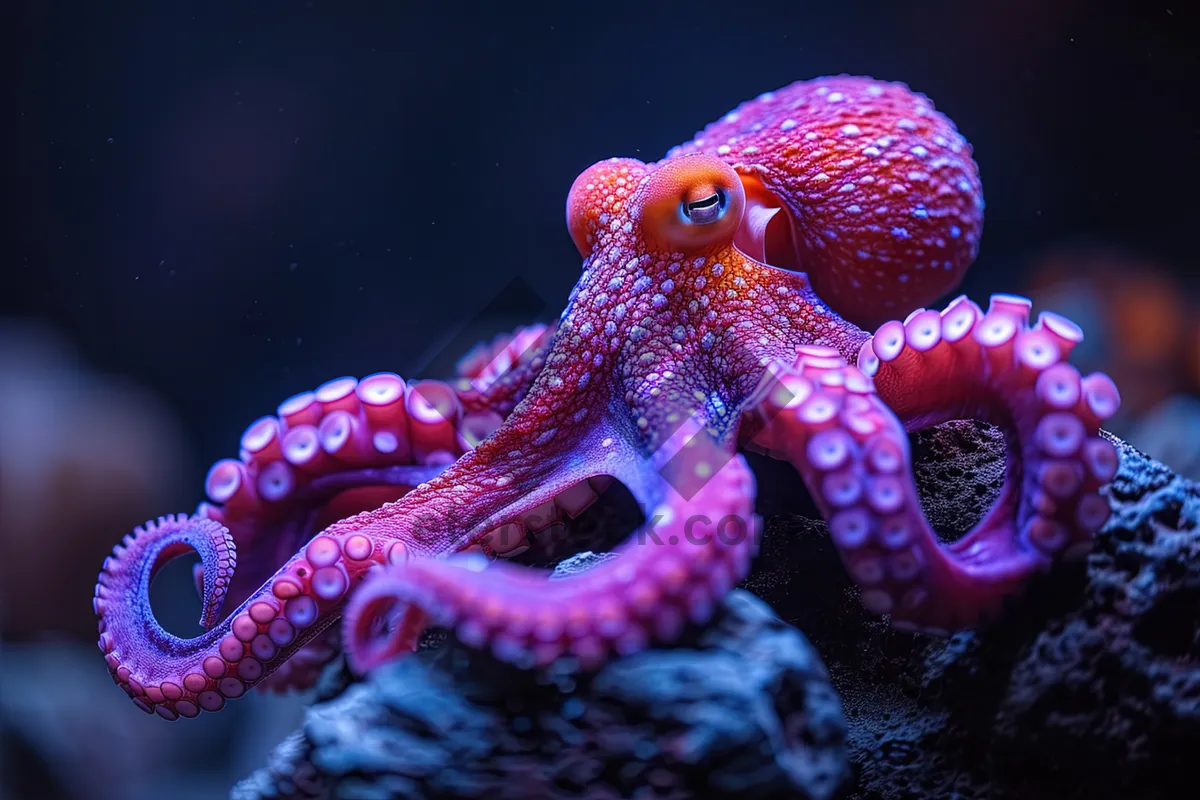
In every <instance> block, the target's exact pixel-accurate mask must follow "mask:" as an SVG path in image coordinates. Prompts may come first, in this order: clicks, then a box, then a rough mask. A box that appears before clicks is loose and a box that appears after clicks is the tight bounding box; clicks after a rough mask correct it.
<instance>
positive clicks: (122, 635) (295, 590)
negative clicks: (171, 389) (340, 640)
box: [95, 516, 406, 720]
mask: <svg viewBox="0 0 1200 800" xmlns="http://www.w3.org/2000/svg"><path fill="white" fill-rule="evenodd" d="M189 548H190V549H195V550H196V551H197V552H199V553H200V555H201V558H202V560H203V563H204V564H205V568H206V569H205V574H206V576H207V575H213V576H215V577H214V578H213V580H212V583H211V585H210V584H209V583H208V579H207V577H206V583H205V592H206V594H205V615H206V617H207V616H210V615H211V614H215V613H216V612H215V610H214V609H215V607H216V606H217V605H219V596H220V589H221V584H220V581H221V579H222V578H224V577H226V575H227V572H228V569H230V568H232V566H233V557H232V555H233V548H232V542H231V539H230V537H229V535H228V533H227V532H226V531H225V530H224V529H223V528H221V527H220V526H219V525H218V524H217V523H215V522H214V521H212V520H207V519H198V518H192V519H187V518H185V517H183V516H178V517H163V518H161V519H159V520H158V521H157V522H153V523H148V524H147V525H146V526H144V527H143V528H139V529H138V530H137V531H135V532H134V533H133V534H131V535H130V536H129V537H126V540H125V543H124V544H123V545H122V546H118V547H117V548H116V549H115V550H114V554H113V556H112V557H110V558H109V559H108V560H107V561H105V565H104V571H103V572H102V573H101V576H100V582H99V583H98V584H97V586H96V598H95V608H96V613H97V614H98V615H99V617H100V642H99V644H100V649H101V651H103V653H104V657H105V660H106V661H107V662H108V666H109V669H110V671H111V672H112V674H113V679H114V680H115V681H116V683H117V684H118V685H119V686H121V688H122V689H124V690H125V691H126V692H127V693H128V694H129V696H130V697H132V698H133V700H134V702H135V703H136V704H137V706H138V707H139V708H141V709H142V710H143V711H146V712H147V713H150V712H155V713H157V714H158V715H159V716H161V717H163V718H164V719H169V720H173V719H176V718H178V717H180V716H183V717H194V716H196V715H197V714H199V713H200V711H202V710H203V711H218V710H220V709H221V708H222V707H223V706H224V704H225V701H226V700H227V699H232V698H236V697H240V696H241V695H242V694H244V693H245V692H246V690H247V689H248V688H249V687H251V686H254V685H255V684H258V683H259V682H260V681H262V680H263V679H264V678H266V677H267V676H268V675H270V674H271V673H272V672H273V671H274V670H276V669H277V668H278V667H279V666H280V665H281V664H283V663H284V662H285V661H286V660H287V659H288V658H290V657H291V655H292V654H293V653H295V652H296V651H297V650H299V649H300V648H301V647H303V646H304V645H305V644H307V643H308V642H309V641H310V640H312V639H313V638H314V637H315V636H317V635H318V634H319V633H321V632H322V631H323V630H324V629H325V628H326V627H327V626H328V625H329V624H330V623H331V622H332V621H333V620H335V619H337V616H338V613H339V611H340V607H341V604H342V602H343V600H344V598H345V596H346V595H347V594H348V593H349V592H350V591H351V589H352V588H353V587H354V586H356V585H357V584H358V582H359V581H361V579H362V577H363V575H364V574H365V573H366V572H367V570H368V569H369V568H370V567H372V566H374V565H376V564H381V563H385V562H386V561H387V560H388V558H391V559H392V560H393V561H401V560H403V559H404V557H405V552H406V547H405V544H404V543H403V542H400V541H394V542H390V543H386V544H385V543H382V542H377V541H374V540H372V539H370V538H368V537H367V536H364V535H362V534H346V535H342V536H327V535H322V536H317V537H315V538H314V539H313V540H312V541H311V542H309V543H308V545H307V547H305V548H304V550H303V551H302V552H301V553H299V554H297V555H296V556H295V557H293V558H292V559H291V560H290V561H289V562H288V563H287V564H286V565H285V566H284V567H283V569H281V570H280V571H279V572H277V573H276V574H275V576H274V577H273V578H272V579H271V580H270V581H268V582H267V583H266V584H265V585H264V586H263V587H262V588H261V589H259V590H258V591H257V592H255V593H254V594H253V595H252V596H251V597H250V598H249V599H248V600H246V602H244V603H242V605H241V606H240V607H239V608H238V609H237V610H236V611H234V612H233V613H232V614H231V615H230V616H229V617H227V618H226V619H225V620H223V621H222V622H221V623H220V624H218V625H216V626H215V627H212V628H211V629H210V630H209V631H208V632H206V633H205V634H203V635H201V636H198V637H196V638H194V639H183V638H181V637H178V636H175V635H173V634H171V633H168V632H167V631H165V630H164V629H163V628H162V626H160V625H159V624H158V621H157V620H156V619H155V618H154V614H153V612H152V611H151V609H150V600H149V590H150V581H151V579H152V578H153V576H154V573H155V571H156V570H157V569H158V567H159V566H161V565H162V564H163V563H165V562H166V561H167V560H169V559H170V558H172V557H174V556H177V555H180V554H182V553H183V552H185V551H186V550H187V549H189ZM210 589H211V591H210Z"/></svg>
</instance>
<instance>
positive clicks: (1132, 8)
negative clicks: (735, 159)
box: [0, 0, 1200, 460]
mask: <svg viewBox="0 0 1200 800" xmlns="http://www.w3.org/2000/svg"><path fill="white" fill-rule="evenodd" d="M1170 5H1171V4H1170V3H1167V4H1163V3H1140V2H1129V3H1125V4H1118V3H1096V2H1085V0H1062V1H1060V2H1054V3H1043V2H1039V1H1038V0H1015V1H1010V2H1000V1H999V0H997V1H995V2H962V0H959V2H910V3H904V2H878V3H869V2H850V1H849V0H843V1H842V2H824V3H804V2H797V1H796V0H792V2H785V3H748V4H742V3H734V2H711V1H710V0H692V1H691V2H686V1H685V0H675V1H674V2H661V3H660V2H646V1H645V0H643V2H637V3H621V2H564V3H554V4H547V5H546V6H544V7H537V6H534V5H522V4H516V3H488V4H481V5H468V4H457V3H445V4H441V3H431V2H419V3H418V2H375V3H360V2H315V1H314V2H278V1H277V2H253V3H250V2H238V3H230V2H217V3H201V2H188V3H185V2H159V3H152V2H145V3H138V4H121V3H83V2H74V3H71V2H36V3H33V2H31V3H25V4H22V5H19V6H17V7H15V8H10V9H9V10H8V11H6V12H5V14H6V15H8V16H10V17H11V19H10V21H9V24H8V25H6V26H5V27H6V28H7V29H8V30H9V31H10V33H12V34H15V37H16V42H15V45H16V47H15V49H14V50H12V51H11V52H10V57H12V58H13V60H14V61H15V63H14V64H13V65H12V67H11V69H10V75H11V76H14V77H16V78H17V79H18V80H17V86H16V96H15V97H14V98H13V100H12V101H11V102H10V103H8V104H6V105H7V109H8V110H9V111H10V112H13V118H12V122H11V123H10V125H11V128H12V130H13V132H15V134H16V136H15V139H14V140H13V141H11V142H10V145H9V147H8V148H7V149H6V150H5V157H6V159H7V160H8V161H9V164H8V170H7V174H8V175H9V176H10V177H9V179H8V180H6V183H5V186H6V189H7V192H8V194H9V208H10V212H9V221H10V222H11V223H14V232H15V237H16V240H15V242H14V244H13V246H12V247H11V248H10V249H7V250H6V252H5V253H4V255H3V264H4V266H3V270H4V275H5V279H4V281H3V291H0V314H13V313H16V314H20V315H33V316H37V317H40V318H46V319H49V320H50V321H52V322H54V323H56V324H57V325H58V326H59V327H61V328H62V329H64V330H65V331H66V332H67V333H68V334H69V335H71V336H72V337H73V338H74V339H75V340H77V341H78V342H79V343H80V344H81V345H82V347H83V348H84V351H85V354H86V355H87V356H88V358H89V359H90V360H91V361H92V362H93V363H94V364H96V365H98V366H100V367H101V368H102V369H105V370H110V371H116V372H119V373H124V374H127V375H131V376H133V377H134V378H136V379H139V380H141V381H143V382H146V383H149V384H151V385H153V386H155V387H156V388H158V389H159V390H160V391H161V392H163V393H164V394H165V396H166V397H167V399H168V400H169V401H170V403H171V404H172V405H173V406H174V407H175V408H176V410H177V411H178V412H179V413H180V414H181V415H182V417H183V418H184V419H185V420H186V421H187V424H188V425H189V427H190V432H191V435H192V436H193V438H194V439H195V441H196V444H197V446H198V448H197V449H198V450H199V453H200V455H201V456H202V457H203V458H204V459H205V460H209V459H213V458H217V457H219V456H222V455H233V454H234V451H235V443H236V441H237V439H236V437H237V435H238V434H239V433H240V431H241V429H242V427H243V426H244V425H245V424H246V423H247V422H249V421H250V419H252V418H253V417H255V416H257V415H258V414H261V413H266V412H269V411H270V410H271V409H272V408H273V407H274V405H275V404H276V403H277V402H278V401H279V400H281V399H283V398H284V397H285V396H287V395H289V394H292V393H294V392H296V391H300V390H303V389H306V388H309V387H311V386H313V385H315V384H316V383H318V382H320V381H322V380H324V379H327V378H330V377H333V376H335V375H338V374H343V373H351V374H359V375H361V374H365V373H367V372H371V371H375V370H380V369H395V370H399V371H401V372H405V373H410V372H412V371H413V370H418V369H424V368H427V367H428V368H433V367H439V368H445V367H446V366H447V364H448V359H446V358H445V357H443V358H442V359H440V360H437V361H436V364H434V365H432V366H430V365H429V364H428V363H427V362H428V361H429V357H430V354H431V353H437V352H439V349H440V348H441V347H442V345H443V343H444V342H446V341H447V339H448V338H449V337H451V336H453V335H454V334H455V333H456V332H458V331H459V329H460V328H461V326H462V324H463V320H464V319H470V318H474V317H475V316H476V314H477V312H479V310H480V309H481V308H484V307H485V306H486V305H487V303H488V302H489V300H491V299H492V298H493V297H494V296H495V295H496V293H497V292H498V291H499V290H500V289H502V288H503V287H505V286H506V285H508V284H509V283H510V282H511V281H512V280H513V279H514V278H520V279H523V280H524V281H526V282H527V283H528V284H529V286H531V287H533V289H534V291H535V292H536V293H538V294H540V295H542V296H543V297H545V298H546V300H547V301H548V306H549V307H548V309H547V314H548V315H551V316H552V315H553V314H554V313H555V312H556V311H557V310H558V308H560V307H561V305H562V302H563V301H564V300H565V298H566V295H567V292H568V291H569V289H570V287H571V285H572V284H573V282H574V281H575V278H576V276H577V273H578V269H579V258H578V256H577V255H576V253H575V251H574V249H573V247H572V246H571V243H570V240H569V238H568V237H567V234H566V230H565V226H564V224H563V219H562V216H563V214H562V212H563V205H564V201H565V197H566V193H567V190H568V188H569V187H570V185H571V181H572V180H573V178H574V177H575V175H576V174H578V173H579V172H580V171H581V170H582V169H583V168H584V167H586V166H587V165H589V164H591V163H592V162H594V161H596V160H599V159H601V158H604V157H608V156H613V155H625V156H637V157H640V158H643V159H646V160H653V159H655V158H657V157H659V156H661V155H662V154H663V153H664V152H665V151H666V150H667V148H668V147H670V146H671V145H674V144H676V143H679V142H681V141H684V140H686V139H687V138H689V136H690V134H691V133H692V132H693V131H695V130H696V129H698V128H700V127H701V126H703V125H704V124H705V123H707V122H708V121H710V120H712V119H715V118H716V117H718V116H719V115H721V114H722V113H724V112H725V111H727V110H729V109H730V108H732V107H733V106H734V105H736V104H737V103H738V102H739V101H741V100H744V99H748V98H750V97H753V96H755V95H756V94H758V93H760V92H762V91H765V90H768V89H774V88H777V87H780V86H782V85H785V84H787V83H789V82H791V81H792V80H795V79H798V78H808V77H813V76H817V75H822V74H828V73H838V72H850V73H863V74H870V75H873V76H876V77H879V78H888V79H896V80H903V81H906V82H908V83H909V84H910V85H911V86H912V87H913V88H914V89H916V90H919V91H922V92H925V93H926V94H928V95H929V96H930V97H932V98H933V99H934V101H935V103H936V104H937V106H938V107H939V108H940V109H942V110H943V111H945V112H946V113H947V114H949V115H950V116H951V118H952V119H954V120H955V122H956V123H957V124H958V126H959V128H960V130H962V131H963V133H964V134H965V135H966V136H967V138H968V139H969V140H970V141H971V142H972V143H973V144H974V145H975V148H976V155H977V158H978V161H979V163H980V166H981V169H982V173H983V181H984V188H985V195H986V198H987V203H988V208H987V222H986V226H985V234H984V241H983V251H982V254H981V256H980V259H979V262H978V264H977V266H976V267H975V268H974V269H973V271H972V273H971V275H970V276H969V278H968V283H967V286H966V288H967V290H969V291H970V292H971V293H972V295H973V296H975V297H976V298H977V299H982V298H983V297H984V296H985V295H986V292H988V291H993V290H1007V291H1019V290H1020V279H1021V271H1022V269H1023V266H1024V264H1025V263H1026V260H1027V259H1028V257H1029V255H1030V254H1031V253H1036V252H1038V251H1039V250H1040V249H1041V248H1042V247H1044V246H1046V245H1049V244H1052V243H1055V242H1059V241H1061V240H1063V239H1065V238H1066V239H1069V238H1072V237H1079V236H1098V237H1101V238H1102V239H1103V240H1105V241H1108V242H1113V243H1117V244H1126V245H1131V246H1134V247H1137V248H1142V249H1144V250H1145V251H1146V252H1148V253H1150V254H1152V255H1154V256H1156V257H1158V258H1160V259H1166V260H1167V262H1168V263H1172V264H1174V265H1175V266H1176V267H1177V268H1179V269H1181V270H1186V269H1190V268H1191V266H1192V265H1194V263H1195V255H1194V238H1195V230H1196V228H1197V226H1198V224H1200V213H1198V210H1197V209H1198V207H1200V206H1198V203H1197V200H1196V192H1197V191H1198V189H1200V166H1198V158H1197V150H1198V148H1200V109H1198V101H1197V97H1198V91H1197V75H1198V74H1200V70H1198V59H1200V56H1198V55H1197V52H1198V51H1200V46H1198V42H1200V38H1198V36H1197V31H1198V26H1197V19H1196V12H1195V10H1194V9H1192V8H1184V7H1179V8H1172V7H1169V6H1170ZM501 305H503V303H502V304H501ZM518 305H519V304H518ZM522 311H523V309H522V308H516V309H515V311H514V315H513V316H512V317H511V319H512V320H515V319H517V318H518V317H519V315H520V314H521V313H522ZM509 322H510V319H501V320H497V321H496V323H495V324H496V325H501V324H509ZM484 329H486V325H485V326H481V328H480V331H481V332H482V330H484ZM457 346H458V345H457V344H456V345H455V348H457Z"/></svg>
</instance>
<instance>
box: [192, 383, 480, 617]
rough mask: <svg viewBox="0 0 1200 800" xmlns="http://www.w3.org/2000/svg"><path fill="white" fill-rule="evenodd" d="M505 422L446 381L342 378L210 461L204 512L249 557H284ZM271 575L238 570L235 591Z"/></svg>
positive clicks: (297, 399)
mask: <svg viewBox="0 0 1200 800" xmlns="http://www.w3.org/2000/svg"><path fill="white" fill-rule="evenodd" d="M501 422H502V420H501V419H500V417H499V415H497V414H494V413H488V412H479V413H473V414H470V413H465V412H464V410H463V408H462V404H461V403H460V402H459V400H458V395H457V394H456V393H455V391H454V390H453V389H452V388H451V387H450V386H449V384H446V383H443V382H441V381H414V382H411V383H407V382H405V381H404V380H403V379H402V378H400V377H399V376H398V375H395V374H393V373H376V374H374V375H370V376H367V377H365V378H363V379H362V380H361V381H360V380H355V379H354V378H349V377H347V378H338V379H335V380H332V381H328V382H326V383H325V384H322V385H321V386H320V387H318V388H317V389H316V391H313V392H305V393H303V394H299V395H295V396H294V397H291V398H289V399H288V400H285V401H284V402H283V403H282V404H281V405H280V406H279V411H278V415H276V416H267V417H262V418H260V419H258V420H256V421H255V422H254V423H252V424H251V425H250V426H249V427H248V428H247V429H246V432H245V433H244V434H243V435H242V439H241V448H240V449H241V458H240V459H231V458H227V459H222V460H221V461H218V462H217V463H216V464H214V465H213V466H212V468H211V469H210V470H209V473H208V477H207V479H206V481H205V489H206V491H207V494H208V497H209V501H210V502H207V503H204V504H202V505H201V506H200V508H199V510H198V512H197V513H198V515H200V516H202V517H206V518H208V519H213V520H216V521H217V522H220V523H221V524H222V525H225V526H226V527H228V528H229V530H230V532H231V533H232V535H233V538H234V540H235V541H236V542H237V543H238V546H239V547H240V548H241V550H242V553H243V555H244V556H246V558H244V559H243V566H246V565H247V564H253V565H260V564H271V565H274V564H279V563H281V562H282V561H283V560H284V559H286V558H287V557H288V556H289V555H290V554H291V553H294V552H295V551H296V549H297V548H298V547H299V546H300V544H301V543H302V542H304V541H306V540H307V539H309V538H310V537H311V536H312V535H313V534H314V533H316V532H317V531H318V530H320V529H321V528H323V527H325V526H326V525H328V524H329V523H331V522H333V521H335V520H337V519H341V518H343V517H345V516H348V515H350V514H353V513H356V512H358V511H361V510H363V509H366V508H375V507H377V506H379V505H380V504H382V503H384V502H387V501H390V500H395V499H397V498H398V497H400V496H402V495H403V494H405V493H406V492H408V491H409V490H410V489H411V488H412V487H414V486H417V485H419V484H421V483H424V482H426V481H428V480H430V479H431V478H433V477H434V476H435V475H437V474H438V473H439V472H441V471H442V469H444V468H445V466H446V465H447V464H449V463H452V462H453V461H454V460H455V459H457V458H458V457H459V456H460V455H461V454H462V453H464V452H466V451H467V450H470V449H471V448H473V447H475V446H476V445H477V444H478V443H479V442H480V441H482V440H483V439H484V438H486V437H487V436H488V435H490V434H491V432H492V431H493V430H495V429H496V428H497V427H499V425H500V423H501ZM199 570H200V567H199V566H198V568H197V573H196V579H197V585H199V582H200V577H201V576H200V571H199ZM266 574H269V573H264V572H263V571H262V570H261V569H250V570H244V571H242V572H240V573H238V575H237V576H236V577H235V585H234V586H233V588H232V590H231V596H232V597H233V598H235V600H238V599H241V598H244V597H245V596H246V595H247V594H248V593H249V592H250V591H252V590H253V589H254V588H256V587H257V586H258V585H259V584H260V583H261V582H262V580H263V579H264V578H265V576H266Z"/></svg>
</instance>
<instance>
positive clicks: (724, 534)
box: [343, 456, 758, 672]
mask: <svg viewBox="0 0 1200 800" xmlns="http://www.w3.org/2000/svg"><path fill="white" fill-rule="evenodd" d="M693 464H694V466H695V468H696V469H697V470H698V471H700V472H701V473H702V474H703V477H704V480H703V481H700V485H699V487H698V489H697V491H696V492H695V494H693V495H691V498H690V499H685V498H684V497H683V496H681V495H680V494H678V493H676V492H675V491H674V489H671V488H669V487H666V486H664V487H663V490H664V493H665V494H667V495H669V499H666V500H664V501H662V502H661V503H660V504H659V505H658V506H657V507H656V508H654V509H653V510H651V511H650V513H649V514H648V517H649V520H650V525H649V527H648V528H646V529H643V530H642V531H640V532H639V533H637V534H635V536H634V537H633V538H631V539H630V540H629V541H627V542H626V543H625V544H624V545H622V546H621V547H620V548H618V550H617V551H616V552H617V553H618V557H617V558H614V559H612V560H610V561H607V562H605V563H604V564H602V565H600V566H598V567H596V568H595V569H592V570H589V571H587V572H585V573H582V574H580V575H578V576H575V577H572V578H570V579H564V580H560V581H551V580H548V574H547V573H539V572H536V571H533V570H529V569H523V568H519V567H516V566H514V565H510V564H505V563H499V562H498V563H494V564H491V565H490V566H489V565H488V564H487V562H486V560H484V559H479V558H478V557H472V556H455V557H452V558H450V559H414V560H411V561H408V562H406V563H404V564H401V565H396V566H391V567H388V568H387V569H386V570H384V571H382V572H380V573H379V574H378V575H376V576H372V577H371V578H370V579H369V581H368V582H367V583H366V584H365V585H364V586H363V588H362V590H361V591H360V592H358V593H357V594H355V595H354V597H352V598H351V600H350V602H349V605H348V607H347V612H346V624H345V626H344V629H343V639H344V642H345V647H346V654H347V657H348V658H349V659H350V663H351V665H352V666H353V667H354V668H355V669H356V670H358V671H360V672H362V671H366V670H369V669H371V668H373V667H374V666H376V665H378V664H379V663H381V662H382V661H385V660H388V659H389V658H392V657H394V656H396V655H398V654H400V653H402V652H405V651H407V650H411V648H412V646H413V644H414V643H415V640H416V636H417V635H418V634H419V632H420V628H421V626H422V625H423V624H424V622H425V619H426V617H427V618H428V619H429V620H430V621H432V622H433V623H434V624H437V625H439V626H445V627H452V628H454V629H455V630H456V632H457V635H458V636H459V638H460V639H461V640H462V641H463V642H465V643H467V644H469V645H472V646H475V647H481V648H482V647H490V648H491V649H492V651H493V653H495V655H496V656H497V657H498V658H500V659H502V660H505V661H508V662H511V663H514V664H518V665H521V666H526V667H532V666H542V665H546V664H548V663H550V662H552V661H554V660H556V659H558V658H560V657H563V656H568V655H569V656H572V657H574V658H576V659H577V660H578V661H579V663H580V664H581V665H582V666H584V667H591V666H595V665H597V664H598V663H600V662H602V661H603V660H604V659H605V658H606V657H608V655H609V654H610V653H617V654H627V653H631V652H635V651H637V650H640V649H642V648H644V647H646V646H647V644H648V643H649V642H650V641H651V640H658V641H660V642H670V641H671V640H673V639H674V638H676V637H677V636H678V635H679V633H680V632H681V630H682V627H683V626H684V624H686V623H687V622H689V621H690V622H693V623H703V622H706V621H707V620H708V619H709V617H710V616H711V614H712V610H713V607H714V603H715V601H717V600H719V599H720V598H721V597H723V596H724V595H725V594H726V593H727V592H728V591H729V590H730V589H731V588H732V587H733V586H734V585H735V584H736V583H737V582H738V581H740V580H741V579H742V578H744V577H745V576H746V574H747V572H748V571H749V566H750V561H751V559H752V558H753V556H754V554H755V552H756V550H757V546H758V528H757V518H756V517H754V513H753V510H754V479H753V476H752V475H751V473H750V470H749V468H748V467H747V466H746V463H745V461H744V459H742V457H741V456H735V457H733V458H732V459H730V460H728V461H727V462H726V463H724V465H723V466H720V468H719V469H715V471H714V472H713V473H712V474H711V476H710V474H709V472H708V470H709V469H712V468H713V466H712V464H710V463H708V462H704V461H697V462H693Z"/></svg>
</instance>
